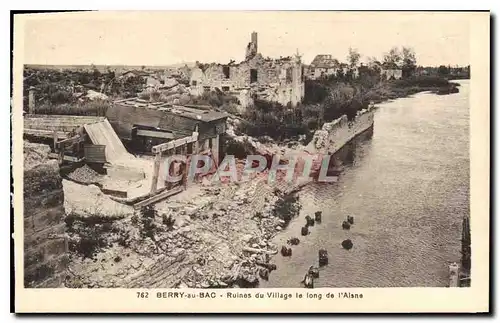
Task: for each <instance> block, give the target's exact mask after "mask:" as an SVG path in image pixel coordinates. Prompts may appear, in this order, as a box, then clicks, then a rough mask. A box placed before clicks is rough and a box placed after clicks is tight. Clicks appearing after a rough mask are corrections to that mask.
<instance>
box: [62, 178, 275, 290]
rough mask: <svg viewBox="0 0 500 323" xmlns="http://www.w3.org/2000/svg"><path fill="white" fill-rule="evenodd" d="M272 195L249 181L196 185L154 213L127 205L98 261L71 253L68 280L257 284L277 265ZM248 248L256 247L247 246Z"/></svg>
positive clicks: (135, 284)
mask: <svg viewBox="0 0 500 323" xmlns="http://www.w3.org/2000/svg"><path fill="white" fill-rule="evenodd" d="M68 183H69V186H74V185H78V184H75V183H72V182H68ZM68 183H66V184H65V185H66V186H68V185H67V184H68ZM78 187H82V185H78ZM85 187H87V188H88V187H92V185H90V186H85ZM65 190H68V191H69V189H68V187H66V188H65ZM74 191H75V192H76V187H75V189H74ZM214 191H216V192H218V194H217V195H214V194H213V192H214ZM70 194H71V192H70ZM83 194H84V195H85V194H86V193H85V192H83ZM70 198H74V196H73V195H70ZM87 199H89V197H87ZM90 200H92V199H89V201H90ZM93 200H94V201H95V197H94V198H93ZM277 200H278V197H277V196H276V195H275V194H273V190H272V188H271V187H268V186H267V184H265V183H256V181H250V182H247V183H244V184H241V185H236V184H226V185H222V186H217V185H216V184H213V185H210V186H206V187H204V186H202V185H197V186H193V187H191V188H189V189H188V190H186V191H183V192H181V193H180V194H178V195H175V196H173V197H171V198H170V199H168V201H163V202H160V203H158V204H156V205H155V209H156V211H157V214H156V215H155V216H154V217H153V218H151V219H145V218H144V216H142V215H141V214H140V212H135V213H134V212H133V211H132V212H130V210H129V211H128V212H125V214H126V215H125V216H124V218H123V219H117V220H115V221H114V222H113V223H112V225H111V228H110V231H109V232H110V233H106V234H105V235H104V237H103V238H104V239H105V240H106V243H105V244H106V245H107V247H104V248H103V250H102V251H100V252H99V253H97V256H96V258H97V259H98V260H97V261H96V262H94V261H93V260H90V259H82V258H81V257H77V256H75V255H74V256H73V259H72V264H73V267H74V269H73V272H74V273H75V274H77V276H78V277H79V279H78V282H75V280H74V279H73V280H71V281H68V282H67V284H66V285H67V286H75V285H78V286H79V285H81V286H87V287H88V286H90V285H92V286H93V287H94V288H96V287H112V286H117V287H126V288H134V287H164V288H171V287H176V288H183V287H180V286H187V287H191V288H229V287H232V288H238V287H241V288H247V287H256V286H257V285H258V283H259V279H266V277H267V278H268V277H269V275H270V273H271V271H272V270H274V269H275V268H276V266H275V265H273V264H270V263H269V261H270V257H269V254H275V253H277V252H278V247H277V246H276V245H274V244H272V243H270V239H272V238H273V237H274V235H275V234H276V233H277V232H278V230H281V229H282V227H281V226H282V225H284V222H283V220H281V219H279V218H278V217H276V216H274V215H273V214H272V209H273V206H274V203H275V202H276V201H277ZM94 203H95V202H94ZM167 215H170V216H172V217H173V219H175V224H174V225H173V226H171V227H168V226H167V225H165V224H164V223H163V220H162V219H163V218H164V217H165V216H167ZM252 248H253V249H255V250H258V251H259V252H249V251H248V250H250V249H252ZM124 254H129V256H124ZM117 257H120V261H116V260H115V259H117ZM262 269H265V270H267V272H265V271H263V270H262ZM184 288H185V287H184Z"/></svg>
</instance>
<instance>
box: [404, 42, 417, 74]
mask: <svg viewBox="0 0 500 323" xmlns="http://www.w3.org/2000/svg"><path fill="white" fill-rule="evenodd" d="M402 63H403V66H402V69H403V76H404V77H408V76H410V75H412V74H413V73H414V72H415V69H416V67H417V58H416V55H415V51H414V50H413V48H410V47H403V49H402Z"/></svg>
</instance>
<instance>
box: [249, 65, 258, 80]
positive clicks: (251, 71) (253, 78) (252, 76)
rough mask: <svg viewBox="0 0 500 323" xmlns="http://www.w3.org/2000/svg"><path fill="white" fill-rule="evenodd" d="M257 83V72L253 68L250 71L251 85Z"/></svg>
mask: <svg viewBox="0 0 500 323" xmlns="http://www.w3.org/2000/svg"><path fill="white" fill-rule="evenodd" d="M256 82H257V70H256V69H254V68H252V69H250V83H256Z"/></svg>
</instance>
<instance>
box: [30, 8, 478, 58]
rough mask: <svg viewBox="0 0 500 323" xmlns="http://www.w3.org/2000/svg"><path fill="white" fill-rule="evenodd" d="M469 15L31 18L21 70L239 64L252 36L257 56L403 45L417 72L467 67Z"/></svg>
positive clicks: (338, 54)
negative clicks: (420, 68)
mask: <svg viewBox="0 0 500 323" xmlns="http://www.w3.org/2000/svg"><path fill="white" fill-rule="evenodd" d="M467 15H469V14H467V13H418V14H417V13H401V12H386V13H376V12H373V13H367V12H351V13H346V12H344V13H340V12H312V11H309V12H293V11H290V12H212V13H210V12H149V13H148V12H142V13H139V14H138V13H137V12H135V13H132V12H121V13H110V12H99V13H98V12H94V13H63V14H56V15H53V14H50V15H37V16H34V17H33V18H31V19H30V20H28V21H26V24H25V29H24V31H25V42H24V46H25V51H24V52H25V57H24V62H25V63H26V64H51V65H54V64H61V65H73V64H75V65H76V64H92V63H93V64H96V65H101V64H109V65H169V64H176V63H181V62H194V61H197V60H198V61H201V62H220V63H225V62H228V61H229V60H230V59H234V60H236V61H241V60H243V59H244V56H245V47H246V45H247V43H248V42H249V41H250V34H251V32H252V31H256V32H258V49H259V52H260V53H262V55H264V56H269V57H276V58H277V57H279V56H288V55H291V54H294V53H295V52H296V51H297V50H298V51H299V53H300V54H301V55H303V60H304V62H305V63H307V64H309V63H310V62H311V60H312V59H313V58H314V56H315V55H316V54H332V55H333V56H334V57H335V58H337V59H339V60H345V59H346V56H347V52H348V48H349V47H353V48H356V49H358V50H359V52H360V53H361V54H362V57H363V59H366V57H368V56H375V57H377V58H379V59H381V58H382V56H383V54H384V52H386V51H388V50H389V49H390V48H391V47H392V46H398V47H400V46H409V47H412V48H413V49H414V50H415V52H416V54H417V63H418V64H419V65H424V66H427V65H440V64H446V65H448V64H451V65H455V64H458V65H468V64H469V47H470V46H469V21H468V19H467V17H468V16H467Z"/></svg>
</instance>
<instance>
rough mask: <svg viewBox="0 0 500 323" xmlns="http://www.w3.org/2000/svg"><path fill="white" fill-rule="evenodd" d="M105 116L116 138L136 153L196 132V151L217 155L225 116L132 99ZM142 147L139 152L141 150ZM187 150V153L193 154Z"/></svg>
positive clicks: (198, 108) (116, 104)
mask: <svg viewBox="0 0 500 323" xmlns="http://www.w3.org/2000/svg"><path fill="white" fill-rule="evenodd" d="M106 117H107V119H108V120H109V122H110V123H111V125H112V127H113V129H114V130H115V132H116V133H117V134H118V137H119V138H120V139H121V140H123V141H124V142H127V143H129V144H130V145H131V146H133V148H135V149H137V150H143V152H151V151H152V148H153V146H155V145H159V144H163V143H167V142H170V141H173V140H177V139H181V138H184V137H187V136H191V135H192V133H193V132H194V131H195V130H196V129H198V133H199V138H198V141H197V143H198V145H199V147H200V149H205V148H206V149H208V148H210V149H212V151H213V152H214V154H215V155H216V156H218V155H219V151H220V144H219V135H220V134H223V133H224V132H225V131H226V119H227V117H228V115H227V114H225V113H222V112H217V111H213V110H211V109H210V107H205V106H195V105H184V106H181V105H174V104H169V103H162V102H156V103H152V102H148V101H145V100H141V99H137V98H132V99H124V100H119V101H115V102H114V104H113V106H111V107H109V108H108V110H107V112H106ZM141 148H142V149H141ZM191 148H192V147H190V148H189V149H188V151H189V152H190V153H191V151H193V150H192V149H191Z"/></svg>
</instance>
